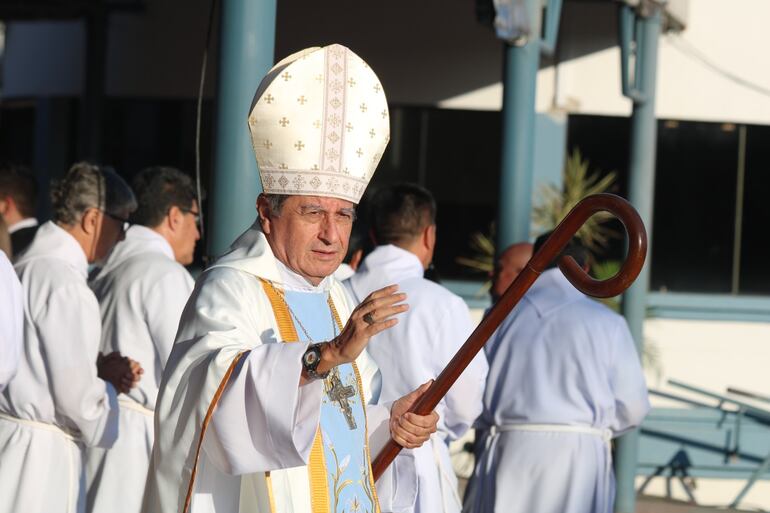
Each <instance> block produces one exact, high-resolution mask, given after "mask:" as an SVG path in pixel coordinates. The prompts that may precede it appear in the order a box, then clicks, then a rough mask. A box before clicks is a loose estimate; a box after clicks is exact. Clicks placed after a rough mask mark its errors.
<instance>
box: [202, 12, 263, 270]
mask: <svg viewBox="0 0 770 513" xmlns="http://www.w3.org/2000/svg"><path fill="white" fill-rule="evenodd" d="M275 12H276V0H223V2H222V4H221V14H220V28H219V30H220V36H219V80H218V84H217V100H216V129H215V140H214V168H213V171H212V181H211V195H210V204H209V209H210V210H209V213H210V222H209V227H210V228H209V233H208V254H209V255H210V256H212V257H216V256H217V255H220V254H222V253H223V252H224V251H225V250H226V249H227V248H228V246H229V245H230V244H231V243H232V242H233V240H234V239H235V238H236V237H237V236H238V235H239V234H240V233H242V232H243V231H244V230H246V228H248V227H249V226H250V225H251V223H252V222H253V221H254V219H255V218H256V207H255V204H256V198H257V195H258V194H259V193H260V192H261V187H260V183H259V174H258V172H257V164H256V161H255V159H254V152H253V150H252V148H251V140H250V136H249V128H248V124H247V119H248V115H249V108H250V106H251V102H252V100H253V99H254V92H255V91H256V90H257V86H258V85H259V82H260V80H261V79H262V77H263V76H264V75H265V74H266V73H267V71H268V70H269V69H270V67H271V66H272V64H273V53H274V51H275Z"/></svg>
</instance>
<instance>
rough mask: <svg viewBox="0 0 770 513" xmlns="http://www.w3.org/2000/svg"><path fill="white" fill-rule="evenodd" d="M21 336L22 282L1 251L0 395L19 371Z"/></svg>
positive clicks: (22, 332)
mask: <svg viewBox="0 0 770 513" xmlns="http://www.w3.org/2000/svg"><path fill="white" fill-rule="evenodd" d="M23 334H24V305H23V303H22V292H21V283H19V278H18V277H17V276H16V272H14V270H13V267H12V266H11V262H10V261H9V260H8V257H7V256H6V255H5V253H3V252H2V251H0V392H2V391H3V389H4V388H5V385H6V384H8V382H9V381H10V380H11V378H12V377H13V376H14V375H15V374H16V370H17V369H18V368H19V359H20V358H21V352H22V349H23V342H24V338H23Z"/></svg>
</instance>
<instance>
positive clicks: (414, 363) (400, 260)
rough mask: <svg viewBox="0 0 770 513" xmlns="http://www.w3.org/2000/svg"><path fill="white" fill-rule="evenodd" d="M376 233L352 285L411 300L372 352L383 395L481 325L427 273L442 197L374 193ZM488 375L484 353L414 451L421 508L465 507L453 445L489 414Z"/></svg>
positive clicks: (419, 377) (439, 362) (434, 369)
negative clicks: (485, 398) (392, 291)
mask: <svg viewBox="0 0 770 513" xmlns="http://www.w3.org/2000/svg"><path fill="white" fill-rule="evenodd" d="M370 220H371V224H372V228H371V229H372V233H373V235H374V239H375V240H376V242H377V244H378V246H377V247H376V248H375V249H374V251H373V252H372V253H370V254H369V255H367V256H366V258H364V261H363V263H362V264H361V267H360V269H359V270H358V271H357V272H356V273H355V274H354V275H353V276H352V277H351V278H350V280H348V281H347V282H345V284H346V285H347V286H348V288H349V290H350V291H351V294H352V296H353V299H354V300H355V301H356V302H359V301H362V300H363V299H364V298H365V297H366V296H367V295H368V294H370V293H371V292H372V291H375V290H377V289H379V288H381V287H383V286H385V285H387V284H390V283H396V284H398V286H399V289H400V290H401V291H403V292H405V293H406V294H407V296H408V297H409V298H410V309H409V312H407V313H406V314H404V315H403V317H402V319H401V322H400V323H399V324H398V325H397V326H395V327H394V328H392V329H390V330H387V331H385V332H383V333H381V334H379V335H377V336H376V337H374V338H373V339H372V341H371V342H370V343H369V347H368V352H369V354H370V355H371V357H372V358H373V359H374V361H375V362H376V363H377V366H378V367H379V369H380V372H381V373H382V392H381V396H380V397H381V399H382V400H383V401H390V400H393V399H396V398H398V397H401V396H402V395H404V394H405V393H407V392H409V391H410V390H412V389H413V388H415V387H416V386H419V385H420V384H421V383H424V382H425V381H426V380H429V379H432V378H435V377H436V376H438V375H439V374H440V373H441V371H442V370H443V369H444V367H445V366H446V364H447V363H449V360H451V359H452V357H453V356H454V355H455V353H456V352H457V350H458V349H459V348H460V347H461V346H462V344H463V343H464V342H465V340H466V339H467V338H468V336H469V335H470V334H471V332H472V331H473V328H474V325H473V322H472V320H471V317H470V312H469V311H468V307H467V306H466V304H465V302H464V301H463V300H462V299H461V298H460V297H458V296H456V295H455V294H452V293H451V292H450V291H449V290H447V289H446V288H444V287H442V286H441V285H438V284H436V283H434V282H432V281H430V280H427V279H425V278H424V277H423V274H424V273H425V269H427V268H428V266H429V265H430V263H431V261H432V260H433V251H434V248H435V245H436V203H435V201H434V199H433V196H432V195H431V193H430V192H429V191H427V190H426V189H424V188H422V187H420V186H418V185H413V184H399V185H396V186H392V187H388V188H385V189H381V190H380V191H378V192H377V194H375V195H374V197H373V198H372V199H371V215H370ZM486 376H487V362H486V359H485V358H484V355H482V354H480V355H478V356H477V357H476V358H475V359H474V360H473V362H471V365H469V366H468V368H467V369H466V370H465V372H463V374H462V375H461V376H460V378H459V379H458V380H457V382H456V383H455V384H454V385H453V386H452V388H451V389H450V390H449V392H448V393H447V395H446V396H445V397H444V399H442V400H441V402H440V403H439V404H438V406H437V407H436V411H437V412H438V414H439V416H440V418H441V420H440V421H439V425H438V432H437V433H436V434H434V435H433V437H432V438H431V443H429V444H425V445H424V446H423V447H420V448H419V449H415V450H414V456H415V465H416V469H417V479H418V484H419V488H418V492H417V501H416V504H415V507H414V509H413V511H415V512H418V513H440V512H443V513H459V512H460V510H461V509H462V502H461V500H460V498H459V496H458V492H457V478H456V476H455V473H454V471H453V469H452V464H451V461H450V456H449V447H448V444H449V442H451V441H454V440H457V439H458V438H460V437H461V436H463V434H465V432H466V431H467V430H468V428H470V427H471V424H472V423H473V421H474V420H476V417H478V416H479V414H480V413H481V400H482V395H483V392H484V384H485V380H486Z"/></svg>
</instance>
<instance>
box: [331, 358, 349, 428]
mask: <svg viewBox="0 0 770 513" xmlns="http://www.w3.org/2000/svg"><path fill="white" fill-rule="evenodd" d="M327 394H328V396H329V399H330V400H331V401H332V402H335V403H337V405H338V406H339V408H340V410H342V414H343V415H345V420H346V421H347V422H348V428H349V429H351V430H353V429H356V419H355V418H353V408H352V407H351V406H350V401H348V399H350V398H351V397H355V395H356V391H355V389H354V388H353V386H352V385H347V386H345V385H343V384H342V380H341V379H340V374H339V372H332V374H331V376H329V389H328V392H327Z"/></svg>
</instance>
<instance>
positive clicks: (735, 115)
mask: <svg viewBox="0 0 770 513" xmlns="http://www.w3.org/2000/svg"><path fill="white" fill-rule="evenodd" d="M689 5H690V7H689V20H688V24H687V29H686V30H685V31H684V32H682V33H680V34H668V35H666V36H664V37H663V38H662V39H661V41H660V50H659V57H658V59H659V61H658V64H659V65H658V81H657V88H658V91H657V103H656V112H657V116H658V117H659V118H673V119H688V120H703V121H733V122H740V123H756V124H770V66H767V65H766V63H767V62H768V57H767V53H766V52H767V48H768V47H770V31H768V30H766V22H767V20H768V19H770V2H767V1H766V0H733V1H731V2H730V8H727V7H726V6H725V2H724V1H723V0H695V1H693V2H690V4H689ZM573 10H574V8H573ZM568 14H569V13H568V12H567V11H565V16H567V15H568ZM579 19H580V17H579V16H573V18H568V19H563V21H562V22H563V23H567V24H570V23H572V21H573V20H578V21H579ZM584 21H585V20H584ZM604 28H606V27H604ZM563 32H564V31H563ZM578 35H579V36H580V37H576V34H575V33H574V32H570V31H569V30H567V32H566V33H563V34H562V41H561V43H562V44H563V45H568V46H571V48H572V49H573V51H574V52H575V53H577V55H575V56H574V57H570V56H567V57H569V60H562V62H561V63H560V64H558V65H556V66H549V67H547V68H545V69H542V70H541V71H540V73H539V76H538V90H537V110H538V111H546V110H549V109H552V108H557V109H560V110H562V109H563V110H566V111H568V112H574V113H582V114H600V115H613V116H627V115H628V114H629V113H630V112H631V102H630V101H629V100H627V99H625V98H623V96H622V95H621V92H620V50H619V48H618V47H617V46H612V47H608V48H600V49H598V50H596V51H591V52H587V53H584V52H581V51H580V48H579V47H580V45H581V44H582V41H583V39H581V38H582V35H580V34H578ZM694 54H697V55H703V56H705V57H706V59H707V60H708V62H709V63H710V64H713V65H714V66H716V67H717V68H718V69H719V71H718V70H716V69H714V68H713V67H712V66H711V65H709V64H707V63H704V62H703V61H701V60H699V58H698V57H697V56H695V55H694ZM562 59H564V57H562ZM726 74H732V75H734V76H736V77H738V78H740V79H742V80H745V81H748V82H750V83H752V84H756V85H759V86H761V87H763V88H765V89H766V90H767V91H766V94H762V93H760V92H757V91H755V90H753V89H751V88H749V87H746V86H745V85H741V84H739V83H737V82H736V81H735V80H731V79H730V78H728V76H726ZM442 104H443V105H446V106H451V107H456V108H478V109H490V110H495V109H500V107H501V105H502V85H501V84H499V83H498V84H490V85H487V86H485V87H483V88H479V89H477V90H474V91H468V92H465V93H464V94H463V95H458V96H457V97H454V98H450V99H447V100H444V101H443V102H442Z"/></svg>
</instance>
